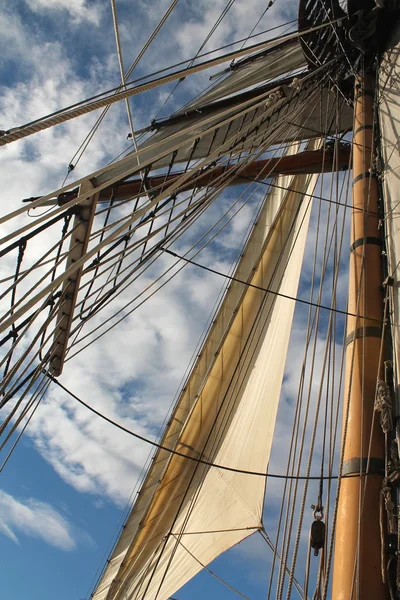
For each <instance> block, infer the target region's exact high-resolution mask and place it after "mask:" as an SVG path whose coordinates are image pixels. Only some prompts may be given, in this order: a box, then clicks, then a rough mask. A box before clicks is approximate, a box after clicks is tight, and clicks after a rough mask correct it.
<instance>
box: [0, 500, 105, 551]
mask: <svg viewBox="0 0 400 600" xmlns="http://www.w3.org/2000/svg"><path fill="white" fill-rule="evenodd" d="M0 533H2V534H3V535H5V536H7V537H8V538H9V539H10V540H11V541H13V542H14V543H15V544H19V543H20V539H21V538H23V537H24V536H28V537H33V538H37V539H39V540H41V541H42V542H45V543H46V544H49V545H50V546H53V547H54V548H57V549H58V550H63V551H66V552H69V551H72V550H75V549H76V548H77V545H78V543H79V541H83V540H85V542H86V544H88V543H89V544H91V545H92V544H93V541H92V539H91V538H90V536H89V535H88V534H87V533H85V532H81V531H80V530H78V529H76V528H74V527H73V526H72V525H71V523H70V522H69V521H68V520H67V519H66V518H65V517H64V516H63V515H61V514H60V513H59V512H58V511H57V510H55V508H54V507H53V506H51V505H50V504H47V503H46V502H42V501H40V500H37V499H35V498H27V499H25V500H20V499H17V498H15V497H13V496H11V495H10V494H7V493H6V492H4V491H2V490H0Z"/></svg>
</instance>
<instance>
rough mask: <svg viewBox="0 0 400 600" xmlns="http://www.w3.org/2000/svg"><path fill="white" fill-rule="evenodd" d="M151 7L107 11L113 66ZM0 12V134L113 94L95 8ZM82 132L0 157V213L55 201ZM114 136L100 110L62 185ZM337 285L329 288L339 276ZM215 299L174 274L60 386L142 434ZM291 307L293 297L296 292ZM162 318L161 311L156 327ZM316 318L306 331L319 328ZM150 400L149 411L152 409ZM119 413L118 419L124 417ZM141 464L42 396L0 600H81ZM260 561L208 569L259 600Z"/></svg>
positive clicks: (136, 109)
mask: <svg viewBox="0 0 400 600" xmlns="http://www.w3.org/2000/svg"><path fill="white" fill-rule="evenodd" d="M225 4H226V3H225V2H224V1H223V0H220V1H219V0H217V1H211V0H202V1H201V2H198V3H197V2H196V3H193V2H188V1H186V2H185V1H183V0H182V1H181V2H180V3H179V4H178V7H177V9H176V11H175V12H174V14H173V16H172V17H171V18H170V20H169V21H168V22H167V24H166V26H165V28H164V29H163V30H162V32H161V34H160V36H159V38H158V39H157V41H156V43H155V44H154V45H153V47H152V48H151V49H150V50H149V51H148V53H147V54H146V60H143V61H142V63H140V65H139V66H138V68H137V70H136V76H137V77H139V76H141V75H144V74H148V73H150V72H151V71H154V70H156V69H159V68H162V67H165V66H167V65H168V64H171V63H174V62H178V61H179V60H182V59H183V58H188V57H191V56H194V55H195V53H196V52H197V49H198V47H199V45H200V44H201V42H202V40H203V39H204V37H205V36H206V35H207V33H208V31H209V30H210V28H211V26H212V24H213V23H214V22H215V20H216V18H217V17H218V16H219V14H220V12H221V10H222V9H223V7H224V6H225ZM167 6H168V2H166V1H165V0H159V1H156V2H153V3H151V7H150V5H149V3H148V2H145V1H135V2H134V3H132V2H128V1H127V0H119V1H118V2H117V9H118V15H119V22H120V34H121V40H122V47H123V55H124V61H125V66H126V67H127V66H129V64H130V63H131V61H132V60H133V59H134V58H135V56H136V54H137V52H138V51H139V50H140V48H141V46H142V45H143V43H144V42H145V40H146V39H147V37H148V35H149V34H150V33H151V31H152V29H153V28H154V26H155V25H156V23H157V21H158V20H159V18H160V17H161V15H162V14H163V12H164V11H165V10H166V8H167ZM264 8H265V3H264V2H261V1H258V0H257V1H254V2H251V3H249V2H247V1H245V0H240V1H239V0H237V1H236V3H235V5H234V7H233V8H232V11H231V13H230V14H229V16H228V17H227V19H226V20H225V21H224V23H223V25H222V26H221V28H220V29H219V30H217V32H216V34H215V35H214V36H213V37H212V39H211V41H210V42H209V45H208V46H207V47H206V49H211V48H213V47H218V46H220V45H222V44H225V43H229V42H230V41H232V40H233V39H238V38H242V37H245V36H246V35H247V34H248V33H249V32H250V30H251V29H252V27H253V25H254V24H255V23H256V21H257V20H258V17H259V16H260V15H261V13H262V11H263V9H264ZM0 10H1V13H2V15H1V16H2V20H1V22H0V35H1V36H2V38H3V39H4V40H5V41H6V44H5V52H4V53H3V54H2V56H1V59H0V60H1V69H2V70H1V77H2V91H1V93H0V108H1V115H2V117H1V118H2V122H1V123H0V127H1V128H2V129H7V128H9V127H12V126H15V125H18V124H21V123H24V122H26V121H29V120H30V119H33V118H36V117H38V116H41V115H42V114H46V113H48V112H51V111H52V110H55V109H57V108H60V107H62V106H66V105H68V104H71V103H72V102H75V101H77V100H80V99H83V98H85V97H88V96H90V95H91V94H94V93H97V92H99V91H101V90H104V89H108V88H111V87H113V86H115V85H117V84H118V83H119V71H118V62H117V57H116V52H115V41H114V33H113V28H112V17H111V9H110V6H109V4H108V3H107V2H100V1H95V0H92V1H89V0H88V1H86V2H85V0H51V1H50V0H17V1H16V2H14V3H12V5H10V6H8V7H7V8H5V7H3V8H2V9H0ZM296 10H297V2H296V3H294V2H293V1H289V0H285V1H283V0H282V1H281V2H280V1H279V0H277V1H276V3H275V5H274V7H273V8H272V9H271V10H270V11H269V12H268V13H267V15H266V17H265V18H264V19H263V21H262V22H261V23H260V25H259V27H258V30H262V29H267V28H269V27H273V26H274V25H276V24H278V23H279V22H285V21H288V20H289V19H291V18H293V16H294V15H295V12H296ZM206 81H207V77H206V76H205V75H204V76H203V75H202V76H199V77H197V78H195V79H193V80H190V81H185V82H184V83H183V84H182V85H181V87H180V90H179V92H178V94H177V95H176V96H174V98H173V99H171V101H170V102H169V104H168V105H167V107H166V109H165V112H164V113H163V114H168V112H173V111H174V110H176V109H177V108H178V107H179V106H180V105H181V104H182V103H183V102H185V101H187V100H188V99H189V98H190V97H191V96H192V95H194V94H196V93H197V92H198V91H199V90H200V89H202V87H203V86H204V84H205V83H206ZM171 87H172V86H170V87H169V88H167V89H166V90H163V89H158V90H156V91H154V92H152V93H151V94H147V95H145V96H143V97H136V98H135V100H134V101H131V108H132V113H133V117H134V123H135V126H136V127H137V128H140V127H142V126H143V125H145V124H147V123H148V122H149V120H151V118H152V117H153V116H154V115H155V114H156V112H157V111H158V108H159V107H160V106H161V104H162V103H163V101H164V99H165V97H166V94H167V93H168V92H169V89H171ZM94 119H95V116H94V115H89V116H87V117H84V118H82V119H80V120H79V123H78V122H71V123H69V124H67V125H65V126H62V127H60V128H58V129H56V130H53V131H51V132H45V133H43V134H40V135H39V136H38V137H37V139H36V138H35V139H30V140H27V141H24V142H20V143H18V144H13V145H11V146H10V147H8V148H6V149H4V150H3V151H2V152H3V161H2V167H0V170H1V176H2V181H3V186H4V190H5V193H4V195H5V198H4V201H3V203H6V202H7V206H12V207H18V206H19V202H20V200H21V199H22V198H24V197H28V196H32V195H37V194H41V193H46V192H48V191H50V190H52V189H55V188H57V187H59V186H60V185H61V183H62V180H63V178H64V175H65V173H66V170H67V166H68V164H69V160H70V158H71V157H72V156H73V154H74V153H75V151H76V150H77V148H78V146H79V144H80V143H81V141H82V139H83V138H84V136H85V135H86V132H87V131H88V130H89V128H90V126H91V125H92V124H93V122H94ZM127 132H128V123H127V119H126V115H125V109H124V106H123V105H122V104H121V106H115V107H114V108H113V110H112V111H110V113H109V115H108V116H107V118H106V120H105V123H104V126H103V127H102V128H101V129H100V131H99V133H98V134H97V135H96V137H95V140H94V142H93V143H92V144H91V146H90V147H89V149H88V151H87V152H86V153H85V156H84V158H83V159H82V161H81V163H80V165H79V168H77V170H76V172H74V173H73V176H74V177H77V178H78V177H80V176H82V175H83V174H85V172H87V171H94V170H95V169H96V168H100V167H101V166H104V165H105V164H106V162H107V161H108V160H110V159H111V158H113V157H114V156H116V155H117V154H119V152H121V151H122V150H123V149H124V148H125V147H126V146H127V144H126V134H127ZM251 216H252V211H251V210H250V209H248V208H247V207H246V208H245V209H244V210H243V211H242V213H241V219H240V220H236V221H233V222H232V224H231V226H230V228H228V229H227V231H226V232H225V237H224V238H223V241H222V243H221V245H220V246H219V247H218V246H217V245H214V246H212V247H211V248H210V249H209V251H208V252H209V254H208V255H207V252H205V253H203V255H202V257H203V259H204V260H208V261H209V262H212V261H214V263H215V262H216V266H217V267H220V270H221V271H224V272H226V271H228V269H229V266H230V263H231V262H232V260H233V259H234V258H235V256H234V254H235V252H236V250H234V249H233V246H232V240H236V239H241V238H242V237H243V236H244V234H245V231H246V228H247V225H248V223H249V222H250V221H251ZM313 219H314V217H313ZM311 243H312V242H310V248H311ZM310 251H311V250H310ZM214 263H213V264H214ZM183 283H184V284H185V291H186V293H185V296H184V298H182V289H183V287H182V286H183ZM199 283H201V285H202V292H201V293H198V288H199ZM340 284H341V285H343V286H345V277H344V279H343V281H342V280H341V282H340ZM223 285H224V282H223V281H221V280H220V279H219V278H218V277H217V276H212V275H204V274H201V275H199V274H198V272H197V271H196V270H195V269H194V268H189V269H187V270H186V272H185V277H184V278H183V276H182V277H180V278H179V277H178V278H177V279H176V281H175V280H174V282H173V283H172V284H171V285H170V286H168V288H167V289H166V291H165V293H164V294H163V296H162V297H160V298H159V297H156V298H155V299H154V301H152V302H151V303H149V304H150V306H149V309H148V310H147V309H146V310H143V311H142V312H141V313H140V314H138V315H137V314H136V313H135V314H134V315H133V316H132V317H131V318H129V319H127V322H126V324H125V325H124V326H123V327H122V328H119V329H118V330H116V331H115V333H114V334H113V336H112V338H111V339H110V338H107V339H106V340H105V341H104V343H102V344H101V345H100V346H99V347H98V348H96V349H93V348H91V349H90V350H89V351H88V352H86V353H85V354H82V355H81V356H79V357H77V359H76V360H75V361H73V362H71V363H70V365H69V366H68V369H67V370H66V372H65V375H63V379H62V381H63V383H65V385H67V387H70V388H71V389H73V390H74V391H76V392H79V394H80V395H81V396H82V397H83V398H84V399H85V400H87V401H88V402H89V403H91V404H94V403H95V402H96V403H97V404H96V405H97V406H99V407H100V408H102V409H103V411H104V412H105V413H106V414H108V415H110V416H114V417H115V418H116V420H119V422H123V423H124V424H125V425H126V426H127V427H131V428H132V429H134V430H136V431H138V432H139V433H142V434H144V435H154V434H155V432H156V430H157V428H158V427H159V425H160V423H161V422H162V419H163V418H164V416H165V413H166V412H167V409H168V406H169V405H170V403H171V401H172V398H173V395H174V393H175V391H176V390H177V389H178V385H179V381H180V379H181V378H182V376H183V374H184V371H185V368H186V366H187V364H188V362H189V359H190V356H191V354H192V352H193V351H194V349H195V346H196V343H197V340H198V338H199V336H200V333H201V331H202V328H203V326H204V324H205V323H206V320H207V318H208V316H209V312H210V304H211V303H210V298H216V296H217V294H218V292H219V291H220V289H221V287H223ZM306 292H307V290H306V289H304V290H301V292H300V293H302V294H303V293H304V294H306ZM328 297H329V294H327V295H326V298H328ZM165 306H168V307H170V311H169V312H168V314H165V310H164V307H165ZM341 308H345V307H341ZM151 311H153V313H152V312H151ZM154 311H155V312H156V313H157V315H158V316H157V318H155V317H154ZM298 314H299V320H298V323H299V325H298V332H297V333H298V335H299V336H300V335H301V332H302V330H303V326H304V316H305V315H306V311H305V310H304V309H302V308H300V309H299V312H298ZM193 315H194V316H195V318H193ZM325 319H326V317H323V319H322V321H321V323H322V324H321V328H322V329H323V327H324V326H326V320H325ZM127 330H129V332H130V339H127V337H128V336H127V335H126V331H127ZM177 332H179V334H177ZM296 350H297V346H296V344H295V338H294V342H293V347H292V355H291V357H292V363H291V364H293V365H295V366H296V368H297V366H298V365H297V356H296ZM157 361H158V362H157ZM160 365H161V366H160ZM294 371H295V368H294V367H293V369H289V371H288V373H287V376H286V378H285V386H286V388H285V389H286V391H285V402H286V404H287V406H290V405H293V395H294V389H295V386H296V383H297V382H296V383H295V382H294V378H295V375H294ZM77 382H79V385H78V386H77ZM154 398H157V399H158V403H157V405H155V402H154ZM127 402H128V407H130V409H131V415H127V414H126V413H127V410H126V409H127ZM280 423H281V424H280V427H281V429H280V431H281V432H282V433H284V434H285V433H286V432H287V431H288V427H289V424H288V421H287V422H285V419H281V421H280ZM279 450H280V446H279V444H278V447H277V450H276V452H275V460H274V462H273V466H274V469H275V470H276V471H282V470H283V467H284V464H285V463H284V461H282V457H281V456H279ZM148 454H149V448H148V447H146V446H145V445H144V444H139V443H136V442H135V443H134V442H133V441H132V440H131V438H129V437H128V436H127V435H124V434H122V433H121V432H118V431H114V430H113V428H112V427H111V426H108V425H105V424H103V423H99V422H98V421H96V419H95V417H92V416H91V415H88V414H87V413H85V410H84V409H82V410H81V409H79V408H77V407H76V406H75V405H73V404H72V403H71V402H70V400H68V398H66V397H65V395H64V396H63V395H60V393H59V391H58V390H54V389H52V390H51V391H50V393H49V394H48V397H47V399H46V401H45V403H44V405H43V406H41V407H40V409H39V410H38V413H37V418H35V420H34V421H33V422H32V425H31V426H30V428H29V430H28V433H27V435H26V436H25V437H24V438H23V440H22V441H21V442H20V443H19V445H18V446H17V448H16V450H15V452H14V453H13V455H12V457H11V459H10V461H9V462H8V464H7V465H6V467H5V468H4V470H3V471H2V472H1V473H0V570H1V577H2V588H3V590H5V594H6V595H7V597H8V598H10V599H12V600H14V599H15V600H19V599H20V598H21V599H22V598H27V597H29V598H31V599H32V600H36V599H38V600H39V599H40V600H53V599H54V598H58V599H60V600H64V599H65V600H72V599H73V600H81V599H83V598H85V597H86V593H87V591H88V589H89V586H90V583H91V581H92V579H93V577H94V576H95V574H96V571H97V569H98V568H99V566H100V564H101V563H102V560H103V557H104V554H105V552H106V549H107V547H108V545H109V543H110V540H111V539H112V537H113V535H114V532H115V530H116V527H117V526H118V523H119V521H120V519H121V516H122V515H123V514H124V507H125V506H126V502H127V500H128V499H129V496H130V494H131V492H132V490H133V488H134V486H135V483H136V480H137V478H138V475H139V473H140V469H141V466H142V465H143V464H144V462H145V461H146V459H147V457H148ZM279 493H280V488H279V485H275V487H274V484H272V500H271V502H272V505H273V504H274V499H276V498H278V497H279ZM267 521H268V515H267ZM270 559H271V552H270V550H269V549H268V547H267V546H266V545H265V544H264V543H261V544H260V542H259V541H258V540H249V541H246V542H244V543H242V544H241V545H240V546H239V547H238V548H236V549H234V550H233V551H232V552H230V553H228V554H227V555H226V556H223V557H220V558H219V559H217V561H215V563H214V564H213V565H212V567H211V568H212V569H213V570H214V571H215V572H216V573H218V575H219V576H220V577H223V578H226V580H227V581H229V583H230V584H231V585H233V586H235V587H237V588H238V589H239V590H241V591H244V593H245V594H246V595H247V596H249V597H250V598H264V597H265V589H266V585H267V572H268V566H269V564H270ZM206 595H208V596H210V597H217V596H218V598H222V599H223V600H224V599H225V598H226V599H227V600H228V599H229V598H233V597H234V594H233V592H232V591H230V590H229V589H227V588H226V587H224V586H223V585H222V584H221V583H220V582H218V581H216V580H215V579H213V578H212V577H211V576H210V575H209V574H207V573H202V574H200V575H199V576H198V577H196V578H195V580H194V581H193V582H191V583H189V584H188V585H187V586H186V587H185V588H184V589H183V590H181V591H180V592H178V593H177V594H176V597H177V598H179V600H189V599H193V600H197V598H199V599H200V598H202V599H203V598H204V596H206ZM293 597H295V595H293Z"/></svg>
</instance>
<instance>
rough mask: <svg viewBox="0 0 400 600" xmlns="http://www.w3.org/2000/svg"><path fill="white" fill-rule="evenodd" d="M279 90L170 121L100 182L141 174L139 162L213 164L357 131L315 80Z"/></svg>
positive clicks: (341, 102) (342, 104)
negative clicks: (203, 161)
mask: <svg viewBox="0 0 400 600" xmlns="http://www.w3.org/2000/svg"><path fill="white" fill-rule="evenodd" d="M277 91H278V94H277V95H275V96H274V97H273V99H271V98H270V97H269V95H270V94H269V92H268V93H263V94H261V95H260V96H259V97H256V98H255V99H252V100H246V101H243V100H242V99H241V98H240V96H239V97H238V99H237V101H236V103H235V104H234V105H233V106H229V107H228V108H227V107H219V106H215V107H213V109H212V110H211V111H207V112H204V114H203V113H202V112H201V110H199V112H195V114H193V113H188V115H187V116H182V117H181V118H180V119H179V120H178V121H176V118H173V119H172V120H171V122H170V123H169V122H168V120H167V121H166V122H164V123H163V125H162V127H161V128H160V130H159V131H158V132H157V133H155V134H154V135H153V136H151V137H150V138H149V139H148V140H146V141H145V142H144V143H143V144H142V145H141V146H140V148H139V152H138V153H134V154H132V155H131V160H130V161H129V159H128V158H126V159H124V160H123V161H121V165H118V164H116V165H115V166H114V167H111V168H110V169H108V170H107V172H106V173H104V174H103V175H100V176H98V177H96V184H97V185H100V184H103V183H104V182H106V181H109V180H111V179H113V178H115V177H117V176H126V174H127V173H128V172H129V169H131V174H133V173H135V172H138V170H139V169H138V166H137V158H139V162H140V165H141V166H142V167H145V166H147V165H152V168H153V169H156V168H161V167H167V166H169V165H172V164H176V163H180V162H188V161H194V160H198V159H202V158H204V157H207V158H209V160H210V162H212V161H213V160H216V159H218V158H220V157H222V156H226V155H227V154H228V153H229V152H231V153H232V154H233V156H235V155H237V154H240V153H242V152H250V151H252V150H253V151H254V149H255V148H258V149H260V148H261V149H262V148H264V149H266V148H269V147H270V146H271V145H273V144H278V143H281V142H283V141H285V142H293V141H297V140H304V139H311V138H316V137H319V136H320V135H321V133H322V130H323V132H324V133H325V134H328V135H329V134H337V133H340V132H342V131H347V130H351V128H352V123H353V111H352V109H351V108H350V107H349V106H348V105H347V103H346V102H345V101H344V99H339V100H338V99H337V95H336V93H335V92H334V91H331V90H329V89H319V88H318V87H317V86H316V85H315V83H313V82H311V83H306V82H305V83H304V85H303V86H301V87H300V88H299V89H294V88H292V87H290V86H288V85H285V86H280V87H279V86H278V88H277ZM338 102H339V113H338V114H339V115H340V116H339V120H338V117H337V108H338V106H337V103H338Z"/></svg>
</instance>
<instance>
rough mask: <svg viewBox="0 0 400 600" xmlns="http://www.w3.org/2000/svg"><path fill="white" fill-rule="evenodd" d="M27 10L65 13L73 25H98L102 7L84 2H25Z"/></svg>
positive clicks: (63, 0) (54, 0) (71, 0)
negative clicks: (83, 22)
mask: <svg viewBox="0 0 400 600" xmlns="http://www.w3.org/2000/svg"><path fill="white" fill-rule="evenodd" d="M26 3H27V5H28V6H29V8H30V9H31V10H33V11H35V12H44V11H46V12H49V11H66V12H67V13H68V14H69V16H70V18H71V19H72V21H73V22H74V23H80V22H82V21H88V22H89V23H91V24H92V25H99V23H100V19H101V12H102V7H101V4H100V3H99V2H95V3H94V2H91V3H90V4H89V3H88V2H86V0H26Z"/></svg>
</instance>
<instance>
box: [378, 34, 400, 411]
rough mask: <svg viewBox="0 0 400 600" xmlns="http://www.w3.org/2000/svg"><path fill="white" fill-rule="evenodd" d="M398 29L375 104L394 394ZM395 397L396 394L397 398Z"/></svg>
mask: <svg viewBox="0 0 400 600" xmlns="http://www.w3.org/2000/svg"><path fill="white" fill-rule="evenodd" d="M399 39H400V28H399V29H398V31H397V34H396V36H395V38H394V41H393V44H392V47H391V49H390V50H388V51H387V52H386V53H385V54H384V57H383V60H382V63H381V66H380V72H379V88H380V89H379V92H380V93H379V104H380V111H379V114H380V127H381V149H382V159H383V169H384V179H383V190H384V199H385V215H386V227H385V231H386V248H387V253H388V266H389V276H390V277H393V280H394V282H393V286H392V287H391V291H390V293H391V302H390V305H391V311H392V314H391V324H392V339H393V350H394V352H393V355H394V373H395V381H396V389H397V394H398V393H399V391H398V390H399V388H398V385H399V382H400V333H399V326H400V297H399V294H398V293H396V292H397V290H398V289H399V286H400V197H399V188H400V152H399V140H400V88H399V83H398V73H399V69H400V56H399V53H400V41H398V40H399ZM398 400H399V397H398Z"/></svg>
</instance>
